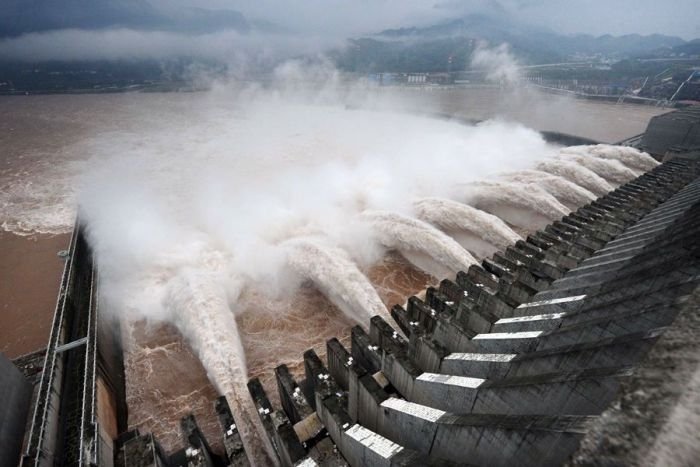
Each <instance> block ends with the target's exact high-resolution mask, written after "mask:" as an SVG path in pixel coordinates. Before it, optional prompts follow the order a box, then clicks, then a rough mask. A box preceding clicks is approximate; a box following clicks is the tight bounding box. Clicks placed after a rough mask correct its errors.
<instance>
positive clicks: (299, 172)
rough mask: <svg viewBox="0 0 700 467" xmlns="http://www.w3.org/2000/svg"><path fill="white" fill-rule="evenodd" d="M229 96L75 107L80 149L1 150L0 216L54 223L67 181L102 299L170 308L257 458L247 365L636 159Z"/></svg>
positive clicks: (479, 129) (480, 130)
mask: <svg viewBox="0 0 700 467" xmlns="http://www.w3.org/2000/svg"><path fill="white" fill-rule="evenodd" d="M253 94H254V93H253ZM234 97H235V99H232V98H231V96H229V95H226V94H224V95H216V94H211V95H204V96H185V97H178V99H184V101H183V102H184V104H182V105H179V106H178V105H174V104H172V102H174V101H175V100H176V99H175V98H172V99H171V97H170V96H166V97H162V98H159V97H155V98H153V99H162V100H160V101H158V100H156V101H154V102H155V103H156V105H153V106H152V108H145V107H144V106H143V104H142V103H141V102H140V101H139V100H132V101H130V100H129V99H131V97H130V96H125V97H124V98H123V99H125V102H128V104H127V105H126V106H127V107H129V108H128V109H127V110H125V109H124V108H118V107H117V108H115V112H116V113H118V114H119V115H121V116H122V117H121V119H117V120H118V121H116V122H113V121H112V120H110V119H109V118H107V117H104V120H105V121H102V122H96V123H93V122H90V121H89V120H90V119H89V118H86V117H85V116H82V117H71V118H76V119H81V122H82V121H84V122H85V123H81V125H84V126H85V127H86V128H85V129H84V131H85V133H86V134H87V135H88V136H85V138H84V140H81V141H80V142H77V143H74V145H73V146H71V148H70V150H71V151H73V153H75V154H80V155H81V156H80V157H77V156H76V157H74V158H73V159H70V158H69V159H64V160H60V159H58V160H51V159H50V158H49V157H48V156H47V155H46V156H45V157H38V158H37V160H32V161H26V163H25V162H17V161H23V160H24V159H21V158H20V157H19V156H21V155H22V151H21V150H19V151H17V152H16V154H15V155H16V156H17V157H16V159H14V160H15V162H16V163H17V167H19V169H18V170H16V171H14V172H12V174H11V176H9V175H8V176H7V177H5V176H3V180H2V183H3V185H2V187H3V190H2V192H0V206H2V208H3V217H2V222H3V224H2V227H3V229H5V230H8V231H12V232H16V233H25V234H27V233H29V234H36V233H38V232H54V233H55V232H61V231H68V230H70V228H71V226H72V222H73V221H72V219H73V216H74V213H75V200H76V197H77V198H78V199H79V200H80V206H81V216H82V220H83V221H84V222H85V223H86V224H87V227H88V234H89V239H90V241H91V244H92V246H93V248H94V251H95V254H96V256H97V262H98V264H99V265H100V271H101V287H102V292H101V297H102V298H103V300H104V302H105V304H104V310H105V311H106V312H111V313H114V314H115V315H117V316H121V317H124V319H125V320H129V321H134V320H147V321H153V322H170V323H173V324H175V325H176V326H177V329H178V330H179V331H180V333H181V334H182V336H183V337H184V338H185V339H186V340H187V341H188V342H189V343H190V345H191V347H192V349H193V351H194V352H195V353H196V355H197V356H198V358H199V360H200V361H201V363H202V365H203V366H204V369H205V370H206V373H207V375H208V378H209V379H210V380H211V382H212V384H213V385H214V387H215V389H216V391H217V392H219V393H221V394H224V395H226V396H227V398H228V399H229V403H230V404H231V407H232V409H233V411H234V415H235V417H236V419H237V420H238V421H239V427H240V426H243V427H244V428H243V430H242V434H243V437H244V442H245V444H246V447H247V448H248V449H249V450H251V452H254V453H256V458H257V460H258V462H259V463H260V464H266V463H267V462H268V460H269V458H270V457H271V451H270V449H271V447H270V446H269V445H268V444H267V441H265V440H266V437H265V436H264V433H263V432H262V431H261V430H262V428H261V426H260V423H259V420H258V417H257V414H256V413H255V412H254V406H253V404H252V401H251V400H250V397H249V395H248V393H247V388H246V387H245V383H246V381H247V379H248V377H250V376H253V375H254V376H258V375H260V372H261V371H262V370H263V369H265V368H269V367H270V366H274V365H276V364H280V363H288V364H290V365H293V362H294V361H296V360H297V359H298V358H300V355H301V354H300V353H298V354H297V352H298V351H299V349H303V348H304V346H308V347H315V348H319V347H322V346H323V343H324V342H325V340H326V339H327V338H330V337H331V336H334V335H335V334H337V333H339V332H342V331H347V329H349V327H350V326H351V325H352V324H353V323H361V324H363V325H367V322H368V319H367V318H368V317H370V316H372V315H375V314H380V315H382V316H385V317H386V319H390V318H389V317H388V315H387V311H386V310H387V306H391V305H393V304H394V303H397V302H402V301H403V300H405V299H406V297H407V296H409V295H411V294H412V293H415V292H416V290H419V289H422V288H424V287H425V285H427V283H430V282H431V281H434V280H435V279H440V278H442V277H445V276H448V275H452V274H454V273H455V272H456V271H459V270H463V269H467V268H468V267H469V266H470V265H472V264H475V263H476V262H477V259H476V258H482V257H484V256H487V255H489V254H491V253H492V252H493V251H495V250H498V249H502V248H504V247H505V246H507V245H509V244H511V243H512V242H514V241H517V240H518V239H519V238H520V236H519V235H518V234H517V233H516V232H515V230H518V231H519V232H520V231H531V230H534V229H537V228H541V227H542V226H543V225H544V224H546V223H547V222H549V221H551V220H554V219H557V218H559V217H561V216H563V215H565V214H566V213H567V212H569V210H571V209H574V208H575V207H576V206H578V205H580V204H582V203H585V202H587V201H589V200H590V199H591V198H592V197H593V195H595V196H598V195H601V194H604V193H605V192H607V191H609V190H611V189H612V188H613V187H614V186H615V185H616V184H618V183H621V182H622V181H624V180H627V179H629V177H630V176H633V175H634V173H635V172H639V171H640V170H646V169H647V168H649V167H652V166H653V165H654V163H653V160H650V158H649V157H648V156H646V155H644V154H641V153H639V152H637V151H635V150H631V149H627V148H624V149H621V148H617V147H614V146H584V147H576V148H565V149H562V150H561V151H559V150H558V149H557V148H556V147H554V146H551V145H548V144H547V143H545V142H544V140H543V139H542V138H541V136H540V135H539V134H538V133H537V132H535V131H532V130H530V129H527V128H525V127H523V126H522V125H518V124H513V123H505V122H497V121H496V122H494V121H490V122H486V123H484V124H481V125H478V126H463V125H460V124H457V123H455V122H447V121H443V120H437V119H431V118H426V117H417V116H411V115H403V114H398V113H395V112H393V111H391V112H390V111H365V110H349V109H348V108H347V107H345V106H344V105H339V104H338V103H337V102H330V103H328V102H324V103H323V104H322V105H309V104H306V103H304V104H302V103H299V102H298V101H295V100H291V101H290V100H287V99H286V98H284V97H282V98H279V97H276V98H274V99H270V98H260V97H259V96H255V95H253V96H251V95H248V94H246V95H245V96H241V95H235V96H234ZM96 99H97V98H96ZM100 99H103V98H100ZM139 99H140V98H139ZM134 109H138V111H135V110H134ZM58 114H60V112H57V115H58ZM98 120H99V119H98ZM105 122H109V123H105ZM91 125H95V126H91ZM98 125H104V128H101V129H99V130H98V129H97V127H98ZM57 131H58V130H57ZM506 136H507V137H506ZM49 146H50V144H49V145H48V146H47V148H48V147H49ZM47 151H48V149H47ZM46 154H49V153H48V152H46ZM85 155H89V156H90V158H89V159H87V160H86V157H85ZM13 157H14V156H13ZM591 161H593V162H591ZM505 169H507V171H508V172H509V174H508V175H504V176H501V175H499V174H500V173H501V172H504V171H505ZM535 169H536V170H538V171H542V172H537V171H535ZM592 169H594V170H592ZM514 171H515V172H514ZM600 175H604V177H601V176H600ZM606 179H607V180H606ZM78 191H80V194H77V192H78ZM406 260H408V261H410V263H412V265H411V264H409V263H408V262H407V261H406ZM338 310H340V311H338ZM127 311H128V313H127ZM239 330H240V332H239ZM127 342H128V339H127ZM147 348H148V347H147V346H143V345H141V346H139V347H138V348H136V347H135V350H134V351H144V352H146V350H144V349H147ZM139 349H140V350H139ZM130 358H131V357H130ZM132 360H133V361H134V362H137V363H139V365H142V364H144V363H143V361H142V360H143V359H139V358H137V357H135V356H134V357H133V359H132ZM132 360H130V361H132ZM135 366H137V365H136V364H135V365H134V367H135ZM146 366H147V365H146ZM293 369H294V368H293ZM127 371H129V367H128V368H127ZM144 371H146V370H144ZM149 371H150V370H149ZM149 374H150V373H149ZM149 377H150V376H149ZM127 378H131V380H130V384H129V385H128V387H129V388H131V389H130V391H132V394H131V396H130V397H131V400H134V398H137V397H138V396H139V395H140V394H142V393H141V392H139V391H137V390H135V389H134V388H135V387H136V386H137V385H136V384H134V381H133V379H134V378H137V376H136V375H135V374H131V375H129V374H127ZM265 381H267V383H269V379H268V380H265ZM265 381H264V382H265ZM142 384H144V385H148V384H149V383H148V381H147V380H145V379H144V381H142ZM267 389H268V390H270V389H271V385H270V384H267ZM183 397H184V396H183ZM272 398H273V399H274V396H272ZM134 407H136V405H135V406H134ZM139 410H147V409H145V408H144V407H143V406H139ZM160 415H161V413H151V414H143V413H139V414H132V415H130V417H133V420H148V419H149V418H151V419H152V418H157V417H159V416H160ZM174 424H175V425H177V420H175V422H174ZM156 435H158V433H156ZM172 448H174V446H172V445H171V446H168V449H172Z"/></svg>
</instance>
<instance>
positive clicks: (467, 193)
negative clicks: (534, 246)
mask: <svg viewBox="0 0 700 467" xmlns="http://www.w3.org/2000/svg"><path fill="white" fill-rule="evenodd" d="M460 188H461V191H462V197H463V199H464V200H465V201H466V202H467V203H469V204H471V205H472V206H474V207H476V208H478V209H482V210H484V211H487V212H489V213H491V214H494V215H496V216H498V217H500V218H501V219H503V220H505V221H506V222H508V223H509V224H511V225H515V226H517V227H520V228H522V229H527V230H536V229H537V228H538V227H541V226H542V225H543V224H546V223H547V222H549V221H552V220H554V219H558V218H560V217H562V216H565V215H566V214H568V212H569V210H568V209H567V207H566V206H564V205H563V204H561V203H560V202H559V201H557V199H556V198H555V197H554V196H552V195H550V194H549V193H547V192H546V191H545V190H544V189H542V188H540V187H538V186H536V185H532V184H523V183H515V182H506V181H503V182H501V181H484V182H473V183H470V184H468V185H463V186H462V187H460Z"/></svg>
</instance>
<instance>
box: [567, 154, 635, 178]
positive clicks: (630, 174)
mask: <svg viewBox="0 0 700 467" xmlns="http://www.w3.org/2000/svg"><path fill="white" fill-rule="evenodd" d="M558 159H559V160H567V161H574V162H576V163H577V164H580V165H582V166H583V167H586V168H587V169H589V170H591V171H592V172H595V173H596V175H599V176H600V177H602V178H604V179H605V180H607V181H608V182H609V183H611V184H615V185H622V184H623V183H627V182H629V181H630V180H632V179H633V178H635V177H636V176H637V174H636V173H635V171H633V170H632V169H629V168H627V167H625V166H624V165H623V164H622V162H620V161H617V160H614V159H601V158H598V157H595V156H591V155H589V154H568V153H566V152H562V153H560V154H559V156H558Z"/></svg>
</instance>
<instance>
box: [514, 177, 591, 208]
mask: <svg viewBox="0 0 700 467" xmlns="http://www.w3.org/2000/svg"><path fill="white" fill-rule="evenodd" d="M501 177H502V178H504V179H506V180H511V181H514V182H518V183H529V184H534V185H538V186H540V187H542V188H543V189H544V190H545V191H547V192H548V193H549V194H551V195H552V196H554V197H555V198H556V199H557V200H559V201H560V202H561V203H562V204H564V205H565V206H566V207H567V208H569V209H571V210H574V209H576V208H578V207H579V206H583V205H584V204H586V203H589V202H591V201H593V200H594V199H595V198H596V196H595V195H594V194H593V193H591V192H590V191H588V190H587V189H585V188H583V187H580V186H578V185H576V184H575V183H573V182H571V181H569V180H567V179H565V178H564V177H561V176H559V175H554V174H550V173H547V172H543V171H541V170H521V171H519V172H513V173H509V174H504V175H502V176H501Z"/></svg>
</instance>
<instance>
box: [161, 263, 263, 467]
mask: <svg viewBox="0 0 700 467" xmlns="http://www.w3.org/2000/svg"><path fill="white" fill-rule="evenodd" d="M217 282H218V278H217V277H216V276H213V275H212V276H207V275H203V274H202V273H201V272H198V271H190V272H185V273H182V274H180V275H179V276H178V277H177V278H176V279H174V280H173V281H172V283H171V284H170V285H169V286H168V290H167V293H166V297H165V300H166V303H165V306H166V307H168V308H169V309H171V310H173V314H174V316H173V320H174V322H175V324H176V326H177V327H178V328H179V329H180V330H181V332H183V333H184V334H186V335H187V336H188V338H189V342H190V345H191V346H192V348H193V349H194V350H195V352H196V353H197V356H198V357H199V359H200V360H201V362H202V365H204V367H205V368H206V369H207V373H208V375H209V378H210V379H211V381H212V383H213V384H214V386H215V387H216V389H217V390H218V392H219V393H220V394H223V395H225V396H226V399H227V400H228V402H229V405H230V406H231V410H232V411H233V412H234V413H235V414H236V421H237V423H238V429H239V432H240V433H241V439H242V440H243V444H244V446H245V449H246V452H247V453H248V455H249V456H251V457H252V458H253V459H256V460H257V461H258V462H260V463H268V462H270V460H271V459H275V458H276V456H275V453H274V449H273V447H272V445H271V444H270V441H269V439H268V437H267V436H265V430H264V428H263V427H262V422H261V421H260V418H259V416H258V414H257V411H256V409H255V405H254V404H253V402H252V400H251V399H250V398H249V397H246V394H247V392H248V388H247V385H246V384H247V382H248V372H247V369H246V363H245V354H244V352H243V346H242V345H241V338H240V335H239V333H238V326H237V325H236V320H235V319H234V318H233V314H232V313H231V310H230V309H229V306H228V301H227V294H226V290H225V289H224V287H223V286H221V285H220V284H218V283H217Z"/></svg>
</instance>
